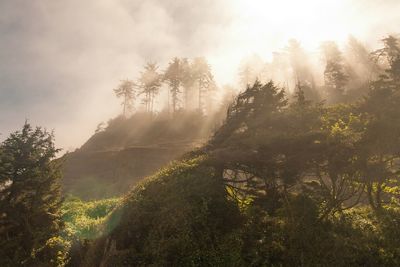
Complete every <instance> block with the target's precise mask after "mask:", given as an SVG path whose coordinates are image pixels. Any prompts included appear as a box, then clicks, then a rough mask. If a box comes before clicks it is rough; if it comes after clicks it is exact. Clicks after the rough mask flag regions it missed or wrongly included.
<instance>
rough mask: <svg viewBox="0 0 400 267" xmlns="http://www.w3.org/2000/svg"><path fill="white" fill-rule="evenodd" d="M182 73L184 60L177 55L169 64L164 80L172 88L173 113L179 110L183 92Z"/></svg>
mask: <svg viewBox="0 0 400 267" xmlns="http://www.w3.org/2000/svg"><path fill="white" fill-rule="evenodd" d="M182 74H183V70H182V61H181V60H180V59H179V58H177V57H175V58H174V59H173V60H172V61H171V62H170V63H169V64H168V68H167V70H166V71H165V73H164V81H166V83H167V84H168V85H169V88H170V93H171V100H172V112H173V113H175V112H176V111H177V110H178V105H179V94H180V93H181V89H180V87H181V85H182Z"/></svg>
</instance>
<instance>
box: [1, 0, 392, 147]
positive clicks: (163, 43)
mask: <svg viewBox="0 0 400 267" xmlns="http://www.w3.org/2000/svg"><path fill="white" fill-rule="evenodd" d="M399 12H400V2H399V1H395V0H388V1H377V0H375V1H361V0H353V1H344V0H343V1H324V2H322V1H317V0H313V1H301V3H300V2H298V1H289V0H285V1H280V2H279V3H276V2H274V1H262V0H254V1H245V0H236V1H229V0H217V1H211V0H207V1H172V0H167V1H165V0H164V1H163V0H150V1H122V0H120V1H106V0H101V1H85V2H81V1H77V0H73V1H68V2H67V1H62V2H61V1H59V2H54V1H50V0H43V1H34V2H33V1H32V2H26V1H21V0H16V1H2V2H0V40H1V42H0V133H1V134H2V135H0V140H3V139H4V138H5V137H7V135H8V134H9V133H10V132H13V131H15V130H18V129H20V128H21V126H22V125H23V123H24V121H25V119H28V120H29V121H30V122H31V123H32V124H33V125H39V126H43V127H46V128H48V129H50V130H51V129H54V130H55V136H56V144H57V146H59V147H62V148H64V149H65V150H68V149H70V148H76V147H79V146H80V145H82V143H83V142H84V141H85V140H86V139H87V138H88V137H90V136H91V135H92V134H93V132H94V130H95V128H96V126H97V124H98V123H99V122H102V121H107V120H108V119H110V118H111V117H115V116H116V115H118V114H119V112H120V103H119V100H118V99H117V98H115V97H114V93H113V90H112V89H113V88H115V87H116V85H117V84H118V82H119V80H121V79H125V78H130V79H135V78H137V73H138V72H139V71H140V69H141V68H142V66H143V65H144V64H145V63H146V62H147V61H156V62H158V63H159V64H160V66H161V69H164V68H165V66H166V64H167V62H168V61H169V60H170V58H172V57H174V56H178V57H189V58H192V57H196V56H204V57H206V58H207V59H208V60H209V62H210V64H211V66H212V68H213V72H214V74H215V78H216V81H217V83H218V84H219V85H223V84H225V83H232V84H235V83H236V82H237V71H238V66H239V63H240V61H241V60H242V59H243V58H244V57H247V56H250V55H253V54H257V55H259V56H260V57H262V59H263V60H269V59H271V57H272V53H273V52H274V51H279V50H280V49H282V48H283V47H285V45H286V44H287V41H288V40H289V39H291V38H295V39H297V40H298V41H299V42H300V43H301V44H302V46H303V47H304V48H305V49H306V50H308V51H317V50H318V46H319V44H320V43H321V42H322V41H325V40H333V41H336V42H338V44H339V45H341V46H344V45H345V42H346V40H347V38H348V36H349V35H353V36H355V37H356V38H357V39H359V40H360V41H361V42H363V43H365V44H367V45H368V46H370V47H376V46H377V45H378V42H379V40H380V39H381V38H383V37H384V36H385V35H387V34H391V33H396V32H400V31H398V30H397V29H396V27H397V25H399V23H400V17H399V16H398V13H399ZM383 25H385V27H383Z"/></svg>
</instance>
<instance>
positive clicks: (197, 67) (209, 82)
mask: <svg viewBox="0 0 400 267" xmlns="http://www.w3.org/2000/svg"><path fill="white" fill-rule="evenodd" d="M192 69H193V76H194V78H195V80H196V81H197V83H198V88H199V98H198V100H199V104H198V107H199V112H200V113H202V114H203V113H204V110H205V103H204V99H205V96H206V94H207V93H209V92H210V90H211V89H213V88H215V81H214V76H213V75H212V73H211V67H210V65H209V64H208V63H207V60H206V59H205V58H204V57H197V58H195V59H194V60H193V64H192Z"/></svg>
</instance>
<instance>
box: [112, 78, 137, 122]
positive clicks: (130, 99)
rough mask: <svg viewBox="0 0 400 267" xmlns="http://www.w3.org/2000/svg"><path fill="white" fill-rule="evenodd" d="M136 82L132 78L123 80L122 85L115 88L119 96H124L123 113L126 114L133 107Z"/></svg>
mask: <svg viewBox="0 0 400 267" xmlns="http://www.w3.org/2000/svg"><path fill="white" fill-rule="evenodd" d="M135 86H136V85H135V83H134V82H133V81H131V80H123V81H121V83H120V85H119V86H118V87H117V88H115V89H114V92H115V94H116V96H117V97H119V98H122V107H123V108H122V114H123V115H124V116H126V114H127V112H128V111H130V110H131V109H132V108H133V104H134V101H135V97H136V95H135Z"/></svg>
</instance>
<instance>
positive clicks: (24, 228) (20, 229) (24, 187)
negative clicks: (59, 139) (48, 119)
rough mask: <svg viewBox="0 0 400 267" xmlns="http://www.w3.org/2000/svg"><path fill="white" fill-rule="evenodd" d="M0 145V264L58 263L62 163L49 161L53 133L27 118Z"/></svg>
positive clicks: (50, 264) (54, 154)
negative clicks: (32, 123)
mask: <svg viewBox="0 0 400 267" xmlns="http://www.w3.org/2000/svg"><path fill="white" fill-rule="evenodd" d="M0 150H1V154H0V247H1V249H0V266H58V265H57V264H58V263H57V257H58V260H60V256H61V254H62V253H61V251H59V250H58V248H57V240H58V238H57V235H58V232H59V230H60V227H61V221H60V213H59V210H60V204H61V201H60V186H59V179H60V169H59V166H58V164H57V163H56V162H54V161H52V160H53V159H54V157H55V156H56V153H57V152H58V151H59V150H58V149H56V148H55V147H54V143H53V134H51V133H48V132H47V131H46V130H43V129H41V128H36V129H33V128H32V127H31V126H30V125H29V124H28V123H25V125H24V126H23V128H22V131H17V132H15V133H12V134H11V135H10V137H8V138H7V139H6V140H5V141H4V142H3V143H2V144H1V147H0ZM60 253H61V254H60ZM61 258H62V257H61Z"/></svg>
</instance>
